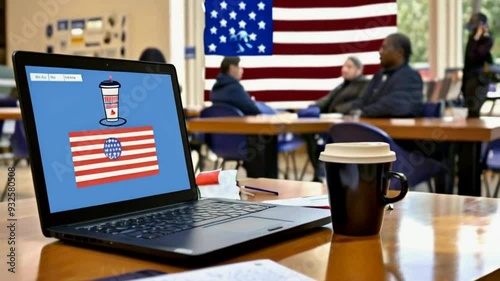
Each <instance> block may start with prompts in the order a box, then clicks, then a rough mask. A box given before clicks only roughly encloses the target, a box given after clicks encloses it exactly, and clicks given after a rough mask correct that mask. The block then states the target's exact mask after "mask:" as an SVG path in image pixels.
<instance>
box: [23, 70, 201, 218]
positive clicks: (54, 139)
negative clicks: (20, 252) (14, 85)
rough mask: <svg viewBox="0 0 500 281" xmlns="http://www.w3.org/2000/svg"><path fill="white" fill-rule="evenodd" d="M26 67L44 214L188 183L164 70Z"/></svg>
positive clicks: (174, 189) (186, 186)
mask: <svg viewBox="0 0 500 281" xmlns="http://www.w3.org/2000/svg"><path fill="white" fill-rule="evenodd" d="M26 72H27V77H28V86H29V90H30V95H31V100H32V104H33V113H34V116H35V121H36V130H37V135H38V140H39V145H40V153H41V158H42V166H43V171H44V176H45V181H46V186H47V195H48V201H49V206H50V212H51V213H56V212H62V211H69V210H75V209H79V208H86V207H92V206H97V205H102V204H108V203H115V202H121V201H126V200H132V199H138V198H143V197H148V196H154V195H159V194H165V193H170V192H177V191H182V190H188V189H190V182H189V176H188V168H187V167H188V165H191V163H186V162H187V161H186V157H185V155H184V146H183V143H182V136H181V129H180V127H179V120H178V113H177V110H176V104H175V97H174V90H173V86H172V79H171V77H170V75H167V74H152V73H135V72H114V71H101V70H88V69H74V68H55V67H37V66H26Z"/></svg>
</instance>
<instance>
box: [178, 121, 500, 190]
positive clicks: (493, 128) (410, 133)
mask: <svg viewBox="0 0 500 281" xmlns="http://www.w3.org/2000/svg"><path fill="white" fill-rule="evenodd" d="M346 121H355V122H363V123H367V124H371V125H374V126H376V127H379V128H380V129H382V130H384V131H385V132H387V134H389V135H390V136H391V137H392V138H393V139H400V140H403V139H406V140H425V141H426V142H427V143H426V145H431V146H432V145H435V144H437V143H441V142H450V143H452V142H458V143H460V149H459V151H458V155H459V163H458V167H459V169H458V175H459V179H460V180H459V186H458V189H459V194H462V195H475V196H480V195H481V166H480V165H479V164H480V155H481V142H489V141H492V140H495V139H499V138H500V118H499V117H482V118H471V119H466V120H456V119H453V118H415V119H390V118H383V119H379V118H361V119H359V120H349V119H342V118H297V116H296V115H292V114H282V115H272V116H269V115H267V116H247V117H225V118H203V119H192V120H190V121H189V122H188V123H187V126H188V130H189V131H191V132H203V133H231V134H252V135H258V136H271V137H268V138H267V139H266V141H268V142H269V143H270V145H268V147H266V149H268V151H266V155H267V156H268V157H267V160H266V161H267V162H269V163H267V164H266V165H268V166H270V167H269V169H268V170H271V171H274V173H275V175H276V176H275V178H277V174H278V173H277V170H278V169H277V165H278V164H277V153H278V152H277V150H276V146H277V138H276V136H277V135H279V134H282V133H287V132H288V133H320V132H327V131H328V129H329V128H330V127H331V126H332V125H333V124H338V123H341V122H346ZM273 143H275V144H276V145H274V146H273V145H272V144H273ZM268 177H269V176H268Z"/></svg>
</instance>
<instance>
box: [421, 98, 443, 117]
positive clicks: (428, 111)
mask: <svg viewBox="0 0 500 281" xmlns="http://www.w3.org/2000/svg"><path fill="white" fill-rule="evenodd" d="M444 107H445V102H444V100H441V101H438V102H426V103H424V106H423V110H422V117H436V118H441V117H443V115H444Z"/></svg>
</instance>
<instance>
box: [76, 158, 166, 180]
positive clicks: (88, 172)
mask: <svg viewBox="0 0 500 281" xmlns="http://www.w3.org/2000/svg"><path fill="white" fill-rule="evenodd" d="M153 165H158V161H157V160H154V161H148V162H141V163H134V164H127V165H119V168H120V170H125V169H133V168H141V167H147V166H153ZM117 168H118V166H112V167H105V168H96V169H90V170H84V171H78V172H75V176H86V175H92V174H100V173H107V172H113V171H116V169H117Z"/></svg>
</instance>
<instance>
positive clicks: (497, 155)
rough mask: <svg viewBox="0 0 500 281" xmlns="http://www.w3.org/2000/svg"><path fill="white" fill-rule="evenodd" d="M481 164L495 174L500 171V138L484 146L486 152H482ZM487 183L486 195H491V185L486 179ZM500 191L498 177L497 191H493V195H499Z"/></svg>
mask: <svg viewBox="0 0 500 281" xmlns="http://www.w3.org/2000/svg"><path fill="white" fill-rule="evenodd" d="M481 164H482V165H483V167H484V169H485V170H489V171H492V172H493V173H495V174H499V173H500V140H494V141H492V142H490V143H487V144H486V145H485V146H484V152H483V153H482V159H481ZM484 182H485V185H486V196H488V197H490V195H491V194H490V187H489V184H488V181H487V180H486V179H485V180H484ZM499 191H500V178H499V179H498V182H497V185H496V187H495V191H494V192H493V197H495V198H496V197H498V193H499Z"/></svg>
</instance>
